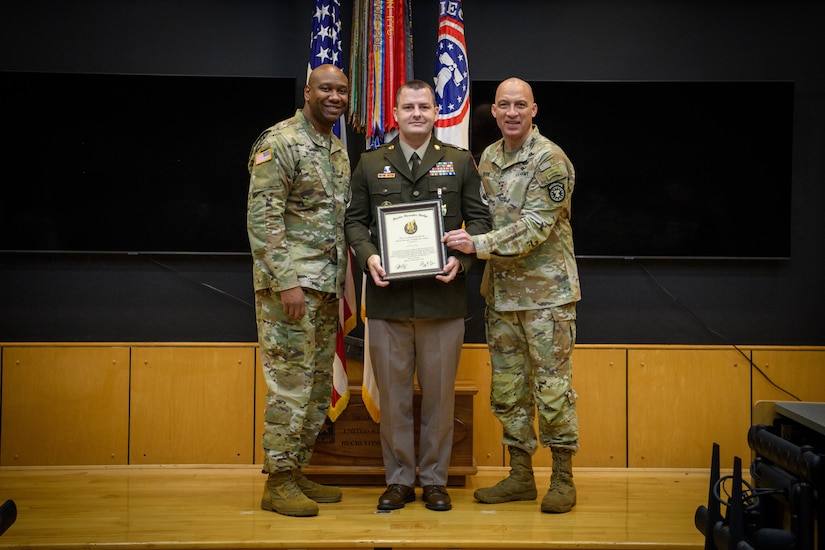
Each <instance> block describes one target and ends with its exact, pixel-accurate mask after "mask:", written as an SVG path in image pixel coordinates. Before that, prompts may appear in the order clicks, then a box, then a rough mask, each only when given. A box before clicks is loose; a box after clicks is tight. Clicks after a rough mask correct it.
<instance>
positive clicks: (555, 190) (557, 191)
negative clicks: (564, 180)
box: [547, 182, 567, 202]
mask: <svg viewBox="0 0 825 550" xmlns="http://www.w3.org/2000/svg"><path fill="white" fill-rule="evenodd" d="M547 192H548V193H549V194H550V200H551V201H553V202H562V201H563V200H564V198H565V197H566V196H567V191H566V190H565V189H564V185H562V184H561V183H559V182H556V183H554V184H553V185H550V186H548V187H547Z"/></svg>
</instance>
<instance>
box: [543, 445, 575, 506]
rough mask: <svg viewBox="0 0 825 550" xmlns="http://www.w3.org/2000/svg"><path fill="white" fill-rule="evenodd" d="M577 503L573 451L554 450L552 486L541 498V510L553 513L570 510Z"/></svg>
mask: <svg viewBox="0 0 825 550" xmlns="http://www.w3.org/2000/svg"><path fill="white" fill-rule="evenodd" d="M575 505H576V486H575V485H573V453H572V452H570V451H563V450H561V451H553V475H552V476H550V488H549V489H548V490H547V494H546V495H544V498H543V499H541V511H542V512H547V513H551V514H563V513H565V512H569V511H570V510H571V509H572V508H573V506H575Z"/></svg>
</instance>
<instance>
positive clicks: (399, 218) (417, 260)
mask: <svg viewBox="0 0 825 550" xmlns="http://www.w3.org/2000/svg"><path fill="white" fill-rule="evenodd" d="M376 209H377V213H378V246H379V251H380V254H381V265H382V266H383V267H384V270H385V271H386V272H387V274H386V275H385V276H384V280H385V281H391V280H395V279H414V278H423V277H434V276H436V275H442V274H443V273H444V266H445V265H446V264H447V249H446V248H445V246H444V243H442V242H441V237H442V236H443V235H444V218H443V217H442V216H441V201H440V200H426V201H416V202H407V203H400V204H390V205H382V206H377V207H376Z"/></svg>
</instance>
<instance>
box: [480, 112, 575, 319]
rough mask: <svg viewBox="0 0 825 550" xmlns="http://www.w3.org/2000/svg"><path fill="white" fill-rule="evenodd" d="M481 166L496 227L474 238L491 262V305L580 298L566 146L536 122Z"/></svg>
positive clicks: (491, 150) (498, 145) (501, 307)
mask: <svg viewBox="0 0 825 550" xmlns="http://www.w3.org/2000/svg"><path fill="white" fill-rule="evenodd" d="M478 170H479V173H480V175H481V181H482V184H483V186H484V191H485V193H486V194H487V200H488V203H489V206H490V213H491V214H492V216H493V231H491V232H490V233H487V234H485V235H476V236H474V237H473V241H474V244H475V247H476V252H477V254H478V257H479V258H480V259H487V265H486V267H485V270H484V277H483V279H482V283H481V292H482V294H483V295H484V296H485V298H486V300H487V305H488V306H489V307H491V308H493V309H495V310H497V311H519V310H528V309H539V308H546V307H554V306H561V305H565V304H569V303H571V302H576V301H578V300H579V299H581V292H580V289H579V273H578V268H577V265H576V257H575V255H574V252H573V232H572V228H571V226H570V201H571V198H572V196H573V185H574V182H575V172H574V169H573V164H572V163H571V162H570V159H568V158H567V155H565V153H564V151H562V149H561V148H560V147H559V146H558V145H556V144H555V143H553V142H552V141H550V140H549V139H547V138H545V137H544V136H542V135H541V134H540V133H539V130H538V128H537V127H536V126H535V125H533V129H532V131H531V133H530V136H529V137H528V138H527V141H525V142H524V144H523V145H522V146H521V148H520V149H519V150H518V151H515V152H513V153H512V154H505V152H504V142H503V140H499V141H497V142H495V143H493V144H492V145H490V146H489V147H487V148H486V149H485V150H484V152H483V153H482V155H481V160H480V162H479V168H478Z"/></svg>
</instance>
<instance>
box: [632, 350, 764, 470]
mask: <svg viewBox="0 0 825 550" xmlns="http://www.w3.org/2000/svg"><path fill="white" fill-rule="evenodd" d="M745 352H746V353H748V354H749V353H750V350H745ZM750 388H751V383H750V368H749V363H748V360H747V359H745V358H744V357H742V355H740V354H739V352H738V351H736V350H734V349H732V348H720V349H630V350H629V351H628V392H627V396H628V397H627V399H628V427H627V429H628V467H630V468H650V467H656V468H708V467H710V459H711V451H712V448H713V443H714V442H716V443H719V445H720V462H721V464H722V466H723V467H732V464H733V457H734V456H739V457H741V458H743V460H747V457H749V456H750V450H749V448H748V442H747V432H748V428H749V427H750V410H751V406H750Z"/></svg>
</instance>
